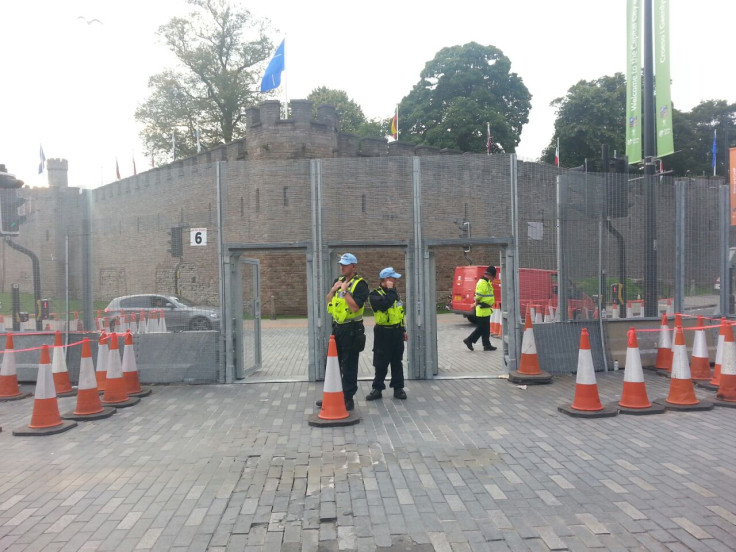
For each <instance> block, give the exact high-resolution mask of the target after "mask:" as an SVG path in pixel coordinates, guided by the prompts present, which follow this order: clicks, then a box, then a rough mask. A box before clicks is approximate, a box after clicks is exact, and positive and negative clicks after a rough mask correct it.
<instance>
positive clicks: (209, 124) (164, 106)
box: [135, 0, 273, 158]
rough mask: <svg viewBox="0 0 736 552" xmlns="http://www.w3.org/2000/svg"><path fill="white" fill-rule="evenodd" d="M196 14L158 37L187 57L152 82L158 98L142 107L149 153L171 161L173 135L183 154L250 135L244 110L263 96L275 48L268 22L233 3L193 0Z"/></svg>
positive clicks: (171, 23) (151, 98) (165, 27)
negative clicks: (265, 72)
mask: <svg viewBox="0 0 736 552" xmlns="http://www.w3.org/2000/svg"><path fill="white" fill-rule="evenodd" d="M187 2H188V3H189V4H191V5H192V6H194V8H195V11H193V12H192V13H190V14H189V15H188V16H187V17H175V18H173V19H171V20H170V21H169V22H168V23H167V24H165V25H163V26H162V27H160V28H159V31H158V34H159V35H160V36H161V37H162V38H163V40H164V42H165V43H166V45H167V46H168V47H169V49H170V50H171V51H172V52H173V53H174V55H175V56H176V57H177V59H178V61H179V62H180V67H178V68H177V69H168V70H166V71H163V72H162V73H159V74H157V75H154V76H152V77H151V78H150V79H149V89H150V90H151V95H150V96H149V98H148V99H147V100H145V101H144V102H143V103H142V104H141V105H140V106H139V107H138V109H137V110H136V113H135V117H136V120H138V121H139V122H140V123H142V125H143V130H142V132H141V139H142V140H143V142H144V143H145V144H147V146H148V148H149V153H152V154H155V155H157V156H159V157H160V158H165V157H166V156H167V155H168V153H169V152H170V151H171V144H172V134H173V135H174V137H175V138H174V139H175V141H176V149H177V155H178V156H186V155H191V154H193V153H195V152H196V129H197V128H199V136H200V144H201V145H202V147H206V148H210V147H213V146H215V145H217V144H221V143H229V142H232V141H233V140H234V139H236V138H239V137H241V136H243V135H244V134H245V121H244V118H243V117H244V116H243V111H244V108H247V107H250V106H253V105H255V104H256V103H257V102H258V101H260V100H262V97H261V96H260V92H258V89H259V83H260V77H261V74H262V71H263V69H264V62H265V61H266V60H267V59H269V58H270V57H271V54H272V49H273V45H272V43H271V41H270V40H269V38H268V37H267V36H266V30H267V22H266V21H264V20H259V19H256V18H255V17H254V16H253V15H251V13H250V12H249V11H248V10H245V9H242V8H239V7H233V6H232V5H231V3H230V2H229V0H187Z"/></svg>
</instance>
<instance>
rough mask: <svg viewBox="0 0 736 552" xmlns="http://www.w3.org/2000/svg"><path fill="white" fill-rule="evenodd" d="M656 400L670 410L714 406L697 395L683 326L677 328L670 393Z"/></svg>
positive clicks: (705, 408) (704, 408)
mask: <svg viewBox="0 0 736 552" xmlns="http://www.w3.org/2000/svg"><path fill="white" fill-rule="evenodd" d="M655 402H656V403H657V404H661V405H663V406H664V407H665V408H667V409H668V410H710V409H712V408H713V403H712V402H710V401H699V400H698V398H697V397H696V396H695V386H694V385H693V380H692V377H691V376H690V365H689V364H688V362H687V349H686V348H685V335H684V333H683V331H682V327H681V326H680V327H678V328H677V329H676V330H675V343H674V352H673V355H672V374H670V392H669V395H668V396H667V399H666V400H665V399H657V401H655Z"/></svg>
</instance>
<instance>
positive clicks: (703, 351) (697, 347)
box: [693, 330, 708, 358]
mask: <svg viewBox="0 0 736 552" xmlns="http://www.w3.org/2000/svg"><path fill="white" fill-rule="evenodd" d="M693 356H694V357H697V358H708V344H707V343H706V341H705V332H704V331H703V330H697V331H696V332H695V338H694V339H693Z"/></svg>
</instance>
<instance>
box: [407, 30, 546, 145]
mask: <svg viewBox="0 0 736 552" xmlns="http://www.w3.org/2000/svg"><path fill="white" fill-rule="evenodd" d="M530 109H531V94H530V93H529V90H527V88H526V86H525V85H524V82H523V81H522V79H521V77H519V76H518V75H517V74H516V73H512V72H511V61H510V60H509V58H507V57H506V56H505V55H504V54H503V52H502V51H501V50H499V49H498V48H496V47H495V46H481V45H480V44H477V43H475V42H470V43H468V44H465V45H463V46H452V47H449V48H443V49H442V50H440V51H439V52H438V53H437V55H435V57H434V59H433V60H431V61H429V62H427V64H426V65H425V67H424V69H423V70H422V72H421V74H420V80H419V82H418V83H417V84H416V85H414V88H412V90H411V92H410V93H409V94H408V95H407V96H406V97H405V98H404V99H402V100H401V103H400V105H399V137H400V139H401V140H404V141H410V142H415V143H422V144H425V145H429V146H435V147H438V148H451V149H459V150H461V151H466V152H485V151H486V144H487V131H486V123H490V127H491V140H492V151H497V152H509V153H511V152H514V151H515V150H516V146H517V145H518V144H519V138H520V136H521V131H522V128H523V126H524V124H526V123H527V122H528V121H529V110H530Z"/></svg>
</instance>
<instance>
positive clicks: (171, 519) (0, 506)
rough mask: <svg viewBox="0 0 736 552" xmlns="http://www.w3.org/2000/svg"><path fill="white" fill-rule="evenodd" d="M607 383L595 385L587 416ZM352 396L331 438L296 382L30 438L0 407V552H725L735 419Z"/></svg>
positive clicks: (545, 401) (733, 508) (164, 402)
mask: <svg viewBox="0 0 736 552" xmlns="http://www.w3.org/2000/svg"><path fill="white" fill-rule="evenodd" d="M470 356H472V354H471V353H468V355H466V357H470ZM622 379H623V371H619V372H609V373H606V374H598V386H599V390H600V394H601V398H602V400H603V401H604V402H607V401H609V400H613V399H614V398H616V397H617V396H618V394H619V393H620V390H621V385H622ZM646 381H647V385H648V390H649V395H650V398H657V397H663V396H666V394H667V386H668V380H666V379H665V378H662V377H659V376H657V375H655V374H651V373H647V374H646ZM360 386H361V390H360V391H359V394H358V397H357V398H358V401H357V406H358V410H359V412H360V414H361V416H362V420H361V422H360V423H359V424H357V425H354V426H348V427H337V428H314V427H311V426H309V425H308V424H307V417H308V415H310V414H312V413H313V411H314V407H313V405H314V401H315V399H318V398H321V393H322V388H321V384H319V383H308V382H288V383H278V384H277V383H263V384H254V385H207V386H180V385H171V386H157V387H154V393H153V395H151V396H149V397H146V398H144V399H143V400H142V401H141V402H140V403H139V404H138V405H136V406H134V407H131V408H125V409H121V410H119V411H118V413H116V414H115V415H114V416H112V417H111V418H109V419H106V420H99V421H94V422H84V423H83V422H80V423H79V426H78V427H76V428H74V429H72V430H70V431H68V432H66V433H63V434H60V435H54V436H50V437H14V436H12V435H11V431H12V429H14V428H18V427H24V426H25V425H26V424H28V422H29V421H30V416H31V410H32V407H33V400H32V399H25V400H22V401H15V402H6V403H0V425H2V428H3V431H2V433H0V450H2V457H1V458H2V461H1V466H2V472H1V473H2V475H1V476H0V550H7V551H20V550H29V551H30V550H35V551H40V550H43V551H52V550H64V551H71V550H74V551H77V550H85V551H91V550H101V551H102V550H109V551H128V550H130V551H137V550H142V551H147V550H180V551H184V550H187V551H205V550H209V551H213V552H215V551H218V552H219V551H241V550H254V551H255V550H273V551H301V550H303V551H317V550H323V551H335V550H361V551H362V550H366V551H368V550H371V551H372V550H405V551H438V552H439V551H474V550H493V551H503V550H530V551H540V550H591V549H597V550H654V551H660V550H677V551H684V550H695V551H700V550H722V551H727V550H734V549H736V465H734V458H736V454H735V453H736V445H735V443H736V409H729V408H717V409H715V410H712V411H708V412H667V413H666V414H663V415H657V416H646V417H637V416H624V415H619V416H617V417H614V418H604V419H595V420H585V419H578V418H571V417H568V416H565V415H563V414H560V413H558V412H557V406H558V405H560V404H563V403H569V402H571V400H572V398H573V395H574V387H575V380H574V377H571V376H561V377H557V378H555V379H554V381H553V383H552V384H551V385H546V386H529V387H527V388H526V389H521V388H519V387H517V386H515V385H513V384H511V383H509V382H508V381H506V380H503V379H491V378H484V379H445V380H435V381H411V382H409V384H408V386H407V393H408V395H409V398H408V400H406V401H399V400H394V399H392V398H384V399H383V400H380V401H375V402H372V403H366V402H365V401H364V399H363V396H364V394H365V393H367V392H368V391H369V389H370V383H368V382H365V381H363V382H361V384H360ZM698 395H699V396H700V397H705V396H707V394H706V393H705V392H702V391H698ZM59 404H60V409H61V410H62V411H65V410H68V409H71V408H72V407H73V406H74V404H75V399H74V398H63V399H59Z"/></svg>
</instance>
